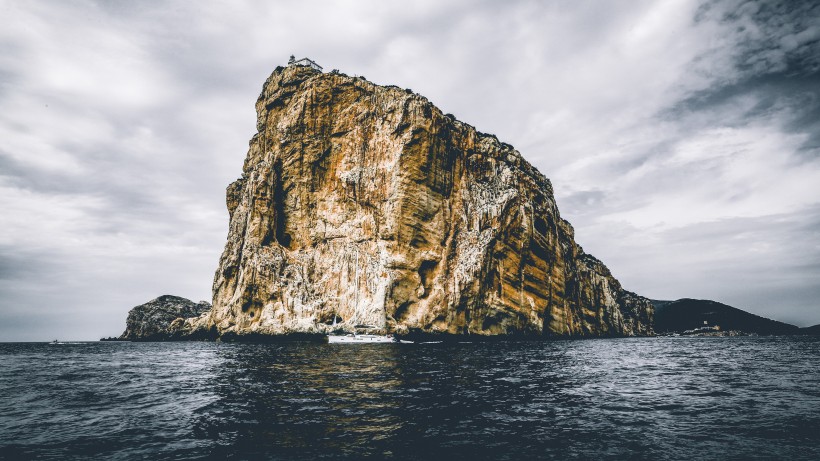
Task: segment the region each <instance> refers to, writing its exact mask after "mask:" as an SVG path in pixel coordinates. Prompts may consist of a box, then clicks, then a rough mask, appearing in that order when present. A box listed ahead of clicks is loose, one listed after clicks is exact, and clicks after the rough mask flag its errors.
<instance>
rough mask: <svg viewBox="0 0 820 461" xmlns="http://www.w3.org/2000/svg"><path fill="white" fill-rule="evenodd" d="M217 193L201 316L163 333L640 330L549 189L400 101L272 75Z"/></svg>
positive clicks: (439, 119) (495, 143) (637, 315)
mask: <svg viewBox="0 0 820 461" xmlns="http://www.w3.org/2000/svg"><path fill="white" fill-rule="evenodd" d="M256 112H257V126H256V128H257V132H256V134H254V135H253V137H252V139H251V140H250V148H249V150H248V154H247V158H246V159H245V163H244V167H243V171H242V175H241V177H240V178H239V179H237V180H236V181H235V182H234V183H232V184H231V185H230V186H228V188H227V208H228V212H229V215H230V225H229V231H228V239H227V243H226V245H225V249H224V252H223V253H222V256H221V258H220V261H219V267H218V269H217V271H216V274H215V278H214V283H213V308H212V309H211V310H209V311H208V312H206V313H204V314H203V315H201V316H199V317H195V318H189V319H187V320H184V321H178V322H175V324H174V327H173V329H174V334H176V335H178V336H180V335H181V336H185V335H203V334H205V333H206V332H207V334H209V335H211V336H217V337H219V336H222V337H226V336H230V337H240V338H241V337H243V336H246V337H250V336H258V335H284V334H293V333H325V332H329V331H332V330H346V331H353V330H354V329H355V328H356V327H357V326H361V325H368V326H371V327H375V328H376V329H377V330H379V331H382V332H392V333H398V334H408V333H426V334H436V333H446V334H459V335H460V334H466V335H479V336H484V337H487V336H497V335H517V336H539V337H567V336H572V337H576V336H633V335H650V334H653V328H652V325H653V306H652V303H651V302H650V301H649V300H648V299H646V298H643V297H641V296H638V295H636V294H634V293H631V292H628V291H626V290H624V289H623V288H622V287H621V285H620V283H619V282H618V280H617V279H615V277H614V276H613V275H612V274H611V273H610V271H609V269H607V267H606V266H605V265H604V264H603V263H602V262H601V261H599V260H598V259H596V258H594V257H592V256H590V255H588V254H586V253H584V251H583V249H582V248H581V247H580V246H579V245H578V244H577V243H576V242H575V240H574V232H573V228H572V226H571V225H570V223H569V222H567V221H566V220H564V219H562V218H561V215H560V213H559V211H558V207H557V205H556V203H555V198H554V196H553V189H552V185H551V183H550V181H549V180H548V179H547V178H546V177H545V176H544V175H542V174H541V173H540V172H539V171H537V170H536V169H535V168H534V167H533V166H532V165H530V164H529V163H528V162H527V161H526V160H525V159H524V158H523V157H522V156H521V154H520V153H519V152H518V151H517V150H515V149H514V148H513V147H512V146H511V145H509V144H506V143H503V142H501V141H499V140H498V139H497V138H496V137H495V136H493V135H489V134H484V133H481V132H479V131H477V130H476V129H475V128H474V127H472V126H470V125H468V124H466V123H463V122H460V121H458V120H456V119H455V118H454V117H453V116H452V115H449V114H444V113H442V112H441V111H440V110H439V109H438V108H436V107H435V106H434V105H433V104H432V103H430V101H428V100H427V99H426V98H424V97H423V96H420V95H418V94H415V93H413V92H412V91H410V90H405V89H401V88H398V87H395V86H380V85H376V84H374V83H371V82H369V81H367V80H365V79H364V78H361V77H350V76H347V75H344V74H340V73H322V72H319V71H317V70H314V69H311V68H309V67H303V66H288V67H279V68H277V69H276V70H275V71H274V72H273V73H272V74H271V76H270V77H269V78H268V79H267V81H266V82H265V84H264V86H263V89H262V93H261V94H260V95H259V98H258V100H257V102H256Z"/></svg>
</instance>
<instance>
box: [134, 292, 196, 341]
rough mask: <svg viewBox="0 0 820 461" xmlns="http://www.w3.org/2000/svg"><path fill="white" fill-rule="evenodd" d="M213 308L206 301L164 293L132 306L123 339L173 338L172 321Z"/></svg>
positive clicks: (150, 339) (154, 339) (151, 339)
mask: <svg viewBox="0 0 820 461" xmlns="http://www.w3.org/2000/svg"><path fill="white" fill-rule="evenodd" d="M210 309H211V304H210V303H209V302H206V301H200V302H199V303H195V302H193V301H191V300H190V299H185V298H180V297H179V296H171V295H164V296H160V297H159V298H157V299H154V300H151V301H148V302H147V303H145V304H140V305H139V306H136V307H134V308H132V309H131V310H130V311H129V312H128V319H127V320H126V321H125V332H123V334H122V335H120V337H119V338H118V339H119V340H121V341H161V340H167V339H172V337H173V334H172V333H171V329H170V327H171V323H172V322H173V321H174V320H177V319H179V321H180V322H182V321H183V320H184V319H185V318H189V317H197V316H199V315H202V314H203V313H205V312H207V311H209V310H210Z"/></svg>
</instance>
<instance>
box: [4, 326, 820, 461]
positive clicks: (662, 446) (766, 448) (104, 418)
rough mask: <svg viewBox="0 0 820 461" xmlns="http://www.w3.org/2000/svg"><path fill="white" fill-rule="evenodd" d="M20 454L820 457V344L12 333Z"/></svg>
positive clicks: (16, 451)
mask: <svg viewBox="0 0 820 461" xmlns="http://www.w3.org/2000/svg"><path fill="white" fill-rule="evenodd" d="M0 458H2V459H14V460H17V459H55V460H64V459H110V460H126V459H127V460H131V459H179V460H182V459H281V460H314V459H319V460H323V459H330V460H333V459H345V460H358V459H397V460H428V459H429V460H437V459H444V460H450V461H454V460H483V459H493V460H495V459H498V460H528V459H649V460H658V459H661V460H663V459H674V460H680V459H698V460H703V459H806V460H808V459H811V460H817V459H820V338H811V337H743V338H691V337H689V338H639V339H600V340H574V341H572V340H567V341H550V342H505V343H504V342H502V343H454V344H395V345H393V344H387V345H385V344H374V345H336V344H334V345H328V344H316V343H282V344H231V343H100V342H89V343H74V344H57V345H51V344H36V343H6V344H0Z"/></svg>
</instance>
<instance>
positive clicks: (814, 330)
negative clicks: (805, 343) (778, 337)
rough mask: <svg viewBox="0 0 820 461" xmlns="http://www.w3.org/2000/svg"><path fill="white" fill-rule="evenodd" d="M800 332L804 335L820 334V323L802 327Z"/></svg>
mask: <svg viewBox="0 0 820 461" xmlns="http://www.w3.org/2000/svg"><path fill="white" fill-rule="evenodd" d="M800 334H804V335H820V325H814V326H811V327H806V328H801V329H800Z"/></svg>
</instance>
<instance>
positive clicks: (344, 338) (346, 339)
mask: <svg viewBox="0 0 820 461" xmlns="http://www.w3.org/2000/svg"><path fill="white" fill-rule="evenodd" d="M327 342H328V343H330V344H336V343H345V344H372V343H393V342H396V338H394V337H393V335H360V334H347V335H327Z"/></svg>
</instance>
